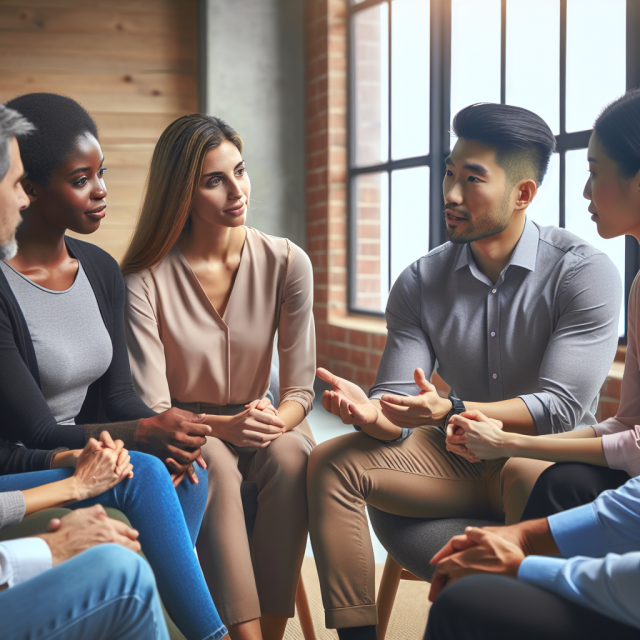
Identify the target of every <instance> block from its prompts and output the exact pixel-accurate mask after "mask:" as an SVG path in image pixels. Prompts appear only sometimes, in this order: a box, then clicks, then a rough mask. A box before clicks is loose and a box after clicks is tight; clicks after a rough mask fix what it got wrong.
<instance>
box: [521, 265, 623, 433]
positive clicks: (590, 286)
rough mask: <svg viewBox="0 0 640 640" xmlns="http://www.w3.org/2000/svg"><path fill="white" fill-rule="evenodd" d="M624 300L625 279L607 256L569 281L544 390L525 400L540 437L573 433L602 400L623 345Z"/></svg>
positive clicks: (543, 375)
mask: <svg viewBox="0 0 640 640" xmlns="http://www.w3.org/2000/svg"><path fill="white" fill-rule="evenodd" d="M621 300H622V285H621V282H620V275H619V273H618V270H617V269H616V267H615V265H614V264H613V263H612V262H611V260H610V259H609V258H608V257H607V256H606V255H604V254H596V255H593V256H591V257H589V258H585V259H584V261H581V262H579V263H578V264H577V265H576V266H575V267H574V268H573V270H572V272H571V273H570V274H569V275H568V276H567V278H566V279H565V281H564V283H563V285H562V290H561V292H560V295H559V296H558V312H559V318H558V321H557V323H556V325H555V329H554V331H553V334H552V336H551V339H550V340H549V343H548V346H547V348H546V350H545V354H544V358H543V360H542V365H541V367H540V374H539V380H540V390H539V391H536V392H534V393H530V394H526V395H521V396H519V397H520V398H521V399H522V400H523V401H524V403H525V404H526V405H527V408H528V409H529V411H530V413H531V415H532V417H533V419H534V422H535V425H536V429H537V431H538V433H539V434H549V433H560V432H563V431H569V430H571V429H573V428H574V427H575V426H576V424H579V422H580V420H581V418H582V416H583V415H584V412H585V411H586V410H587V409H588V408H589V406H590V405H591V403H592V402H593V398H595V397H597V395H598V392H599V390H600V388H601V387H602V384H603V383H604V381H605V379H606V377H607V374H608V373H609V369H610V367H611V363H612V362H613V358H614V356H615V352H616V348H617V344H618V316H619V311H620V302H621Z"/></svg>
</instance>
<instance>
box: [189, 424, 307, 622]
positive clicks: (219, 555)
mask: <svg viewBox="0 0 640 640" xmlns="http://www.w3.org/2000/svg"><path fill="white" fill-rule="evenodd" d="M314 445H315V441H314V440H313V436H312V434H311V430H310V428H309V425H308V424H307V422H306V421H304V422H303V423H302V424H300V425H299V426H298V427H296V428H295V429H294V430H292V431H288V432H287V433H284V434H283V435H282V436H280V437H279V438H277V439H276V440H274V441H273V442H272V443H271V444H270V445H269V446H268V447H267V448H266V449H255V448H249V447H234V446H233V445H230V444H228V443H226V442H223V441H222V440H219V439H218V438H211V437H208V438H207V444H206V445H205V446H204V447H203V448H202V456H203V457H204V459H205V460H206V462H207V466H208V472H209V497H208V500H207V507H206V510H205V513H204V519H203V522H202V528H201V529H200V534H199V536H198V541H197V543H196V549H197V551H198V558H199V560H200V565H201V567H202V572H203V573H204V577H205V579H206V581H207V585H208V586H209V591H210V592H211V597H212V598H213V601H214V603H215V605H216V607H217V609H218V613H219V614H220V617H221V618H222V621H223V622H224V623H225V625H227V626H229V625H233V624H238V623H240V622H246V621H247V620H253V619H255V618H259V617H260V615H261V614H262V613H268V614H272V615H280V616H286V617H289V618H291V617H293V616H294V614H295V596H296V589H297V587H298V579H299V577H300V569H301V567H302V560H303V558H304V551H305V547H306V542H307V531H308V519H307V495H306V473H307V460H308V457H309V454H310V453H311V450H312V449H313V447H314ZM243 480H249V481H252V482H256V483H257V485H258V512H257V516H256V523H255V529H254V533H253V541H250V540H248V538H247V531H246V528H245V520H244V512H243V510H242V500H241V498H240V483H241V482H242V481H243Z"/></svg>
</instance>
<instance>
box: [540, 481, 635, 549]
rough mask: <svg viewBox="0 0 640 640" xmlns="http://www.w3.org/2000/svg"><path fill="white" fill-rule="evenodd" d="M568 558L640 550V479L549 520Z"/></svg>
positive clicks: (559, 546) (552, 531) (559, 544)
mask: <svg viewBox="0 0 640 640" xmlns="http://www.w3.org/2000/svg"><path fill="white" fill-rule="evenodd" d="M548 522H549V527H550V529H551V533H552V534H553V538H554V540H555V541H556V544H557V545H558V548H559V549H560V553H561V554H562V555H563V556H564V557H565V558H571V557H573V556H578V555H581V556H590V557H594V558H595V557H602V556H604V555H606V554H607V553H624V552H626V551H638V550H640V476H638V477H635V478H631V479H630V480H629V481H627V482H626V483H625V484H624V485H622V486H621V487H619V488H618V489H614V490H610V491H605V492H603V493H602V494H600V495H599V496H598V497H597V498H596V499H595V500H594V501H593V502H592V503H591V504H587V505H584V506H582V507H577V508H576V509H570V510H569V511H563V512H561V513H557V514H555V515H553V516H550V517H549V518H548Z"/></svg>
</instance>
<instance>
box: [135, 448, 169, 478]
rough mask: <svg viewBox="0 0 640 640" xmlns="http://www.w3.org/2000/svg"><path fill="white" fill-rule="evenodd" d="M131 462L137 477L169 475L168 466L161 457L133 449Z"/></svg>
mask: <svg viewBox="0 0 640 640" xmlns="http://www.w3.org/2000/svg"><path fill="white" fill-rule="evenodd" d="M131 464H132V465H133V473H134V476H133V477H134V478H135V477H151V478H159V477H163V478H164V477H167V478H168V477H169V473H168V472H167V468H166V467H165V466H164V462H162V460H160V458H156V457H155V456H152V455H149V454H148V453H141V452H140V451H131Z"/></svg>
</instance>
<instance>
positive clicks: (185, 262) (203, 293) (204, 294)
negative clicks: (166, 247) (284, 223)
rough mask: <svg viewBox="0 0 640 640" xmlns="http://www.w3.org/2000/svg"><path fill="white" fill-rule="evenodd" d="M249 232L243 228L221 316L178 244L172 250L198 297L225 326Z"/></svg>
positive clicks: (242, 262)
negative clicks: (234, 270)
mask: <svg viewBox="0 0 640 640" xmlns="http://www.w3.org/2000/svg"><path fill="white" fill-rule="evenodd" d="M250 230H251V227H247V226H245V235H244V242H243V243H242V249H241V250H240V263H239V264H238V268H237V270H236V273H235V276H234V278H233V281H232V282H231V291H230V292H229V299H228V300H227V306H226V307H225V308H224V312H223V313H222V315H221V314H220V312H219V311H218V310H217V309H216V307H215V306H214V304H213V302H211V300H210V298H209V296H208V295H207V292H206V291H205V290H204V287H203V286H202V283H201V282H200V280H199V279H198V276H197V275H196V274H195V271H194V270H193V268H192V267H191V265H190V264H189V261H188V260H187V258H186V257H185V255H184V254H183V253H182V251H181V250H180V247H179V246H178V243H177V242H176V244H174V245H173V248H174V249H175V251H176V252H177V255H178V258H179V260H180V261H181V262H182V264H183V266H185V267H186V269H187V271H188V272H189V273H190V274H191V277H192V278H193V279H194V280H195V281H196V282H197V284H198V290H199V291H200V295H201V296H202V297H203V299H204V300H206V303H207V304H208V305H209V307H210V308H211V310H212V311H213V313H214V314H215V315H216V317H217V318H219V320H220V321H221V322H222V323H223V324H225V325H226V322H225V317H226V316H227V313H228V311H229V307H230V306H231V301H232V300H233V294H234V292H235V290H236V285H237V284H238V278H239V277H240V273H241V271H242V270H243V264H244V263H245V262H246V260H245V254H246V253H247V252H246V250H245V249H246V247H247V244H248V243H249V231H250Z"/></svg>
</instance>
